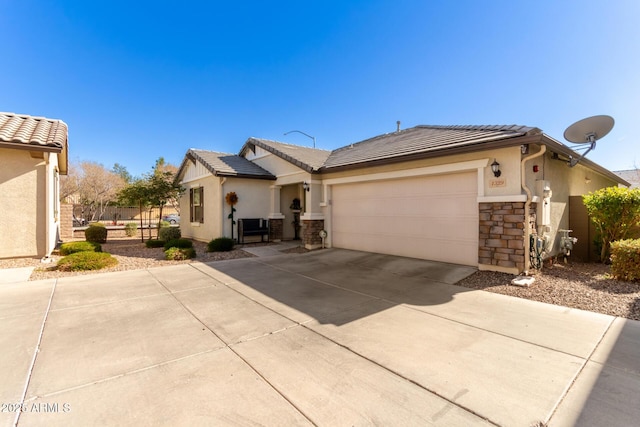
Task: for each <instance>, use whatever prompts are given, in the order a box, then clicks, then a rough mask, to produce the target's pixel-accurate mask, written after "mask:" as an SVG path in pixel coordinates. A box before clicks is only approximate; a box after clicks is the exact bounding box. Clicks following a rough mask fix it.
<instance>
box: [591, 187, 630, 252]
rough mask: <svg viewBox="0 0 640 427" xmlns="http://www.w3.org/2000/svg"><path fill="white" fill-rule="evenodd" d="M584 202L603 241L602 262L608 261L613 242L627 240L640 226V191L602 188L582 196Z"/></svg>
mask: <svg viewBox="0 0 640 427" xmlns="http://www.w3.org/2000/svg"><path fill="white" fill-rule="evenodd" d="M582 201H583V203H584V205H585V206H586V208H587V212H588V213H589V217H590V218H591V221H593V223H594V224H595V226H596V230H597V232H598V234H599V235H600V237H601V238H602V250H601V251H600V261H601V262H605V261H606V260H607V257H608V253H609V248H610V245H611V242H614V241H616V240H622V239H626V238H628V237H629V232H630V231H631V229H632V228H633V227H635V226H636V225H638V224H639V223H640V188H634V189H629V188H624V187H607V188H601V189H600V190H597V191H595V192H593V193H589V194H587V195H585V196H582Z"/></svg>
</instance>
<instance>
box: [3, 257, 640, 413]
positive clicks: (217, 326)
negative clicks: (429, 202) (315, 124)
mask: <svg viewBox="0 0 640 427" xmlns="http://www.w3.org/2000/svg"><path fill="white" fill-rule="evenodd" d="M472 272H473V269H471V268H468V267H460V266H453V265H447V264H441V263H435V262H428V261H418V260H411V259H406V258H398V257H391V256H384V255H375V254H366V253H362V252H354V251H344V250H336V249H328V250H321V251H315V252H311V253H308V254H302V255H298V254H293V255H292V254H287V255H279V256H270V257H264V258H245V259H240V260H234V261H223V262H215V263H210V264H198V263H195V264H181V265H175V266H170V267H162V268H155V269H149V270H138V271H126V272H117V273H107V274H99V275H86V276H76V277H67V278H64V279H59V280H57V281H56V280H45V281H38V282H28V283H19V284H13V285H3V286H2V287H0V331H2V333H1V334H0V346H2V347H1V348H2V349H3V351H2V352H0V378H2V381H1V382H0V402H1V403H3V404H6V406H5V407H3V411H2V412H0V426H10V425H13V423H14V422H15V421H16V420H17V422H18V424H17V425H19V426H33V425H35V426H56V425H60V426H86V425H117V426H127V425H131V426H145V425H148V426H155V425H167V426H181V425H189V426H192V425H238V424H242V425H247V424H259V425H330V426H334V425H400V426H406V425H419V426H423V425H442V426H472V425H473V426H475V425H500V426H530V425H534V424H535V423H540V422H542V423H548V425H550V426H572V425H581V426H584V425H586V426H590V425H593V426H603V425H607V426H629V425H635V424H636V423H637V420H638V419H640V397H639V396H640V359H639V358H638V357H637V355H638V352H639V350H640V322H634V321H630V320H625V319H619V318H614V317H611V316H605V315H600V314H595V313H589V312H585V311H581V310H574V309H569V308H565V307H557V306H552V305H547V304H542V303H536V302H531V301H527V300H521V299H517V298H512V297H507V296H502V295H497V294H492V293H487V292H483V291H476V290H469V289H465V288H461V287H458V286H455V285H453V284H454V283H455V282H456V281H458V280H459V279H461V278H462V277H465V276H466V275H468V274H470V273H472ZM34 356H35V358H34ZM14 403H18V404H21V406H20V407H19V408H18V409H21V410H22V411H21V412H19V413H15V412H11V410H15V409H16V408H15V406H10V405H11V404H14Z"/></svg>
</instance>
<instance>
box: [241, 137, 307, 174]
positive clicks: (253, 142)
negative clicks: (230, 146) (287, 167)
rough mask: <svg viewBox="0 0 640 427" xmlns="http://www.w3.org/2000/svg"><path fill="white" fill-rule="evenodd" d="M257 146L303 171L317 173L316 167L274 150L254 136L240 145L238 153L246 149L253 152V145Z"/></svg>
mask: <svg viewBox="0 0 640 427" xmlns="http://www.w3.org/2000/svg"><path fill="white" fill-rule="evenodd" d="M256 146H258V147H260V148H262V149H263V150H265V151H268V152H269V153H271V154H273V155H275V156H278V157H279V158H281V159H283V160H285V161H287V162H289V163H291V164H292V165H294V166H296V167H298V168H300V169H302V170H304V171H305V172H309V173H318V172H319V170H318V169H314V168H313V167H312V166H310V165H308V164H306V163H303V162H301V161H300V160H297V159H295V158H293V157H291V156H289V155H288V154H285V153H283V152H282V151H279V150H276V149H274V148H273V147H271V146H269V145H267V144H263V143H262V142H260V141H259V140H257V139H255V138H249V139H248V140H247V142H245V144H244V145H243V146H242V148H241V149H240V155H241V156H243V155H244V154H246V152H247V151H246V150H251V151H253V152H254V153H255V147H256Z"/></svg>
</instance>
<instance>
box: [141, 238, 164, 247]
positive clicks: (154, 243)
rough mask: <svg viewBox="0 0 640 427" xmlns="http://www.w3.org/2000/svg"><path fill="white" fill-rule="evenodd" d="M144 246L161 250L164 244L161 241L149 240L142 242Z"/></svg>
mask: <svg viewBox="0 0 640 427" xmlns="http://www.w3.org/2000/svg"><path fill="white" fill-rule="evenodd" d="M144 245H145V246H146V247H148V248H161V247H163V246H164V242H163V241H162V240H156V239H149V240H147V241H146V242H144Z"/></svg>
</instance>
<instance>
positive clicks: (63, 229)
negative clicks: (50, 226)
mask: <svg viewBox="0 0 640 427" xmlns="http://www.w3.org/2000/svg"><path fill="white" fill-rule="evenodd" d="M60 239H61V240H62V241H66V240H70V239H73V205H72V204H68V203H62V204H60Z"/></svg>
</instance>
